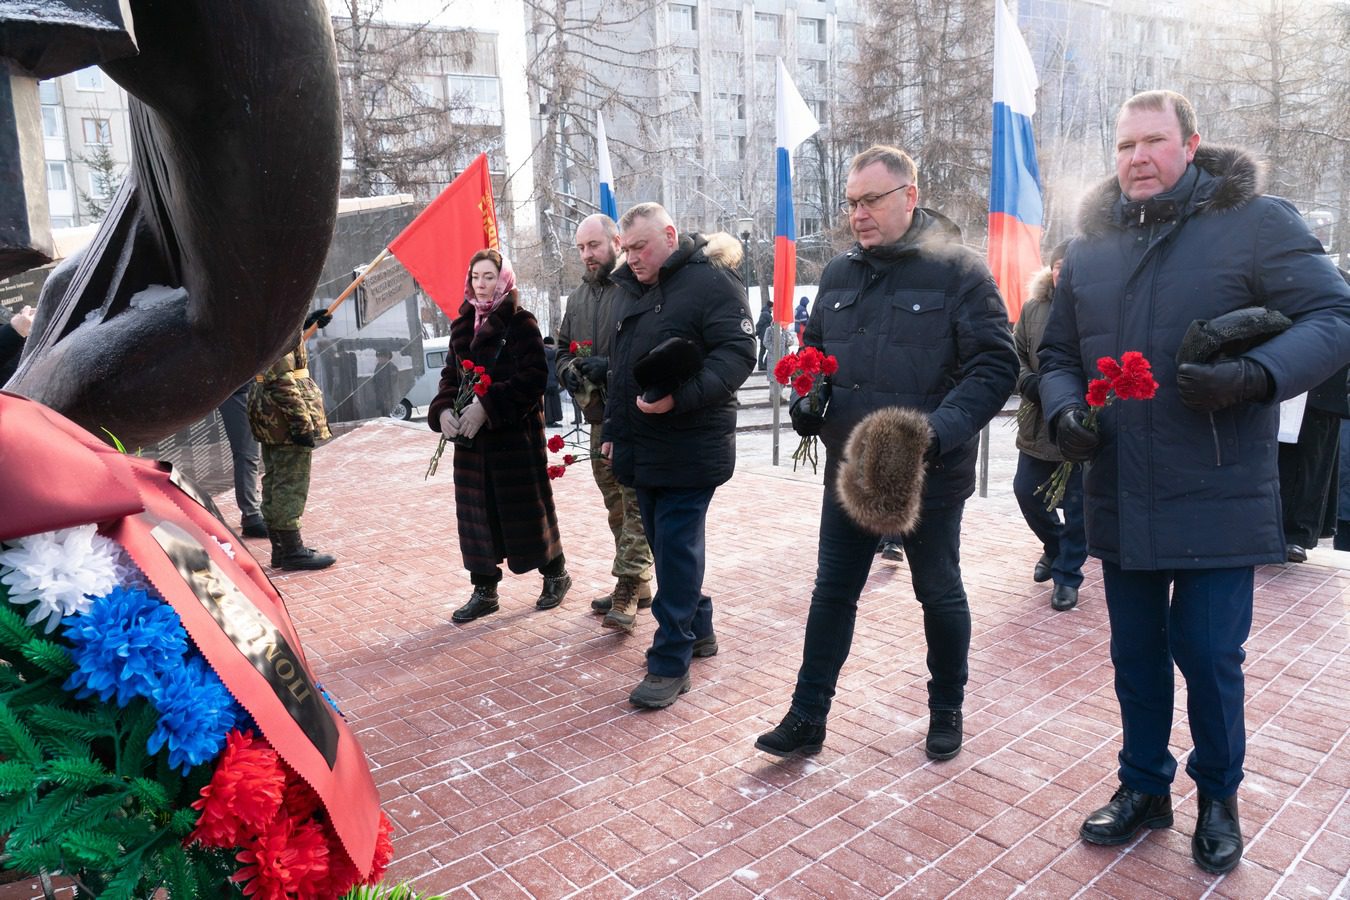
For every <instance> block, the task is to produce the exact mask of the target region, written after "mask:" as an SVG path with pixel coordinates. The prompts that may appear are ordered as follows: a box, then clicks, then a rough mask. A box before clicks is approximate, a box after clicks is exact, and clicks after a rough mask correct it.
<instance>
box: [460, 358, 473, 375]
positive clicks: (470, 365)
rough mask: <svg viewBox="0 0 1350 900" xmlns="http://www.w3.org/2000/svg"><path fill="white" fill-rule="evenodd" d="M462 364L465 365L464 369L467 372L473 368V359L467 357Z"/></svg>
mask: <svg viewBox="0 0 1350 900" xmlns="http://www.w3.org/2000/svg"><path fill="white" fill-rule="evenodd" d="M460 365H461V366H463V367H464V371H466V372H467V371H469V370H470V369H472V368H473V360H471V359H466V360H464V361H463V362H461V363H460Z"/></svg>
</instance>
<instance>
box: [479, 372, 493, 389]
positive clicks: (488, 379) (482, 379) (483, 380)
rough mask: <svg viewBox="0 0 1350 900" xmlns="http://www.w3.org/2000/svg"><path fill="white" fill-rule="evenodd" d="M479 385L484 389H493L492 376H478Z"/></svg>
mask: <svg viewBox="0 0 1350 900" xmlns="http://www.w3.org/2000/svg"><path fill="white" fill-rule="evenodd" d="M478 383H479V384H481V385H482V386H483V387H491V385H492V376H491V375H487V374H482V375H479V376H478Z"/></svg>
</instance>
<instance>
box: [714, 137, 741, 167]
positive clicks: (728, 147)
mask: <svg viewBox="0 0 1350 900" xmlns="http://www.w3.org/2000/svg"><path fill="white" fill-rule="evenodd" d="M716 144H717V159H718V160H719V161H723V162H740V161H741V160H742V159H744V158H745V137H744V136H741V135H735V134H719V135H718V136H717V138H716Z"/></svg>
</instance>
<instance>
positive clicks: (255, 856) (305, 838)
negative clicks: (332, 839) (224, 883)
mask: <svg viewBox="0 0 1350 900" xmlns="http://www.w3.org/2000/svg"><path fill="white" fill-rule="evenodd" d="M235 859H237V860H238V861H239V862H241V863H243V864H244V865H243V867H242V868H240V869H239V871H237V872H235V873H234V874H233V875H232V876H230V880H231V881H233V882H236V883H240V884H243V893H244V896H246V897H254V896H256V897H258V898H259V900H292V898H295V900H300V898H306V900H308V898H315V900H317V898H319V897H323V896H325V895H324V894H322V893H321V891H322V890H323V888H324V886H325V884H326V883H327V881H328V841H327V840H326V839H325V837H324V833H323V829H322V828H321V827H320V826H319V824H318V823H317V822H314V821H308V822H297V821H296V820H294V819H292V818H291V817H290V816H287V815H280V816H278V817H277V818H276V819H275V820H274V821H273V823H272V825H271V827H270V828H268V829H267V830H266V831H265V832H263V833H261V834H259V835H258V836H257V837H256V838H254V839H252V840H250V841H248V842H247V844H246V845H245V849H244V850H242V851H240V852H239V853H238V854H236V855H235Z"/></svg>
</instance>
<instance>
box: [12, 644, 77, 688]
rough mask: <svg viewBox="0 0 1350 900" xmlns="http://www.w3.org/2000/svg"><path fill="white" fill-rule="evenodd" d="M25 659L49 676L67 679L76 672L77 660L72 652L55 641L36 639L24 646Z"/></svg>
mask: <svg viewBox="0 0 1350 900" xmlns="http://www.w3.org/2000/svg"><path fill="white" fill-rule="evenodd" d="M21 652H22V653H23V655H24V658H25V659H27V660H28V661H29V662H31V663H32V664H33V665H34V666H36V667H37V668H39V669H41V670H42V671H43V672H46V673H47V674H48V675H56V676H59V677H61V678H65V677H66V676H67V675H69V674H70V673H71V672H74V671H75V660H73V659H71V657H70V651H69V650H67V649H66V648H65V647H62V646H61V645H60V644H58V643H56V642H55V641H49V640H47V639H46V638H39V637H35V638H32V639H30V640H29V641H28V643H26V644H24V646H23V650H22V651H21Z"/></svg>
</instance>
